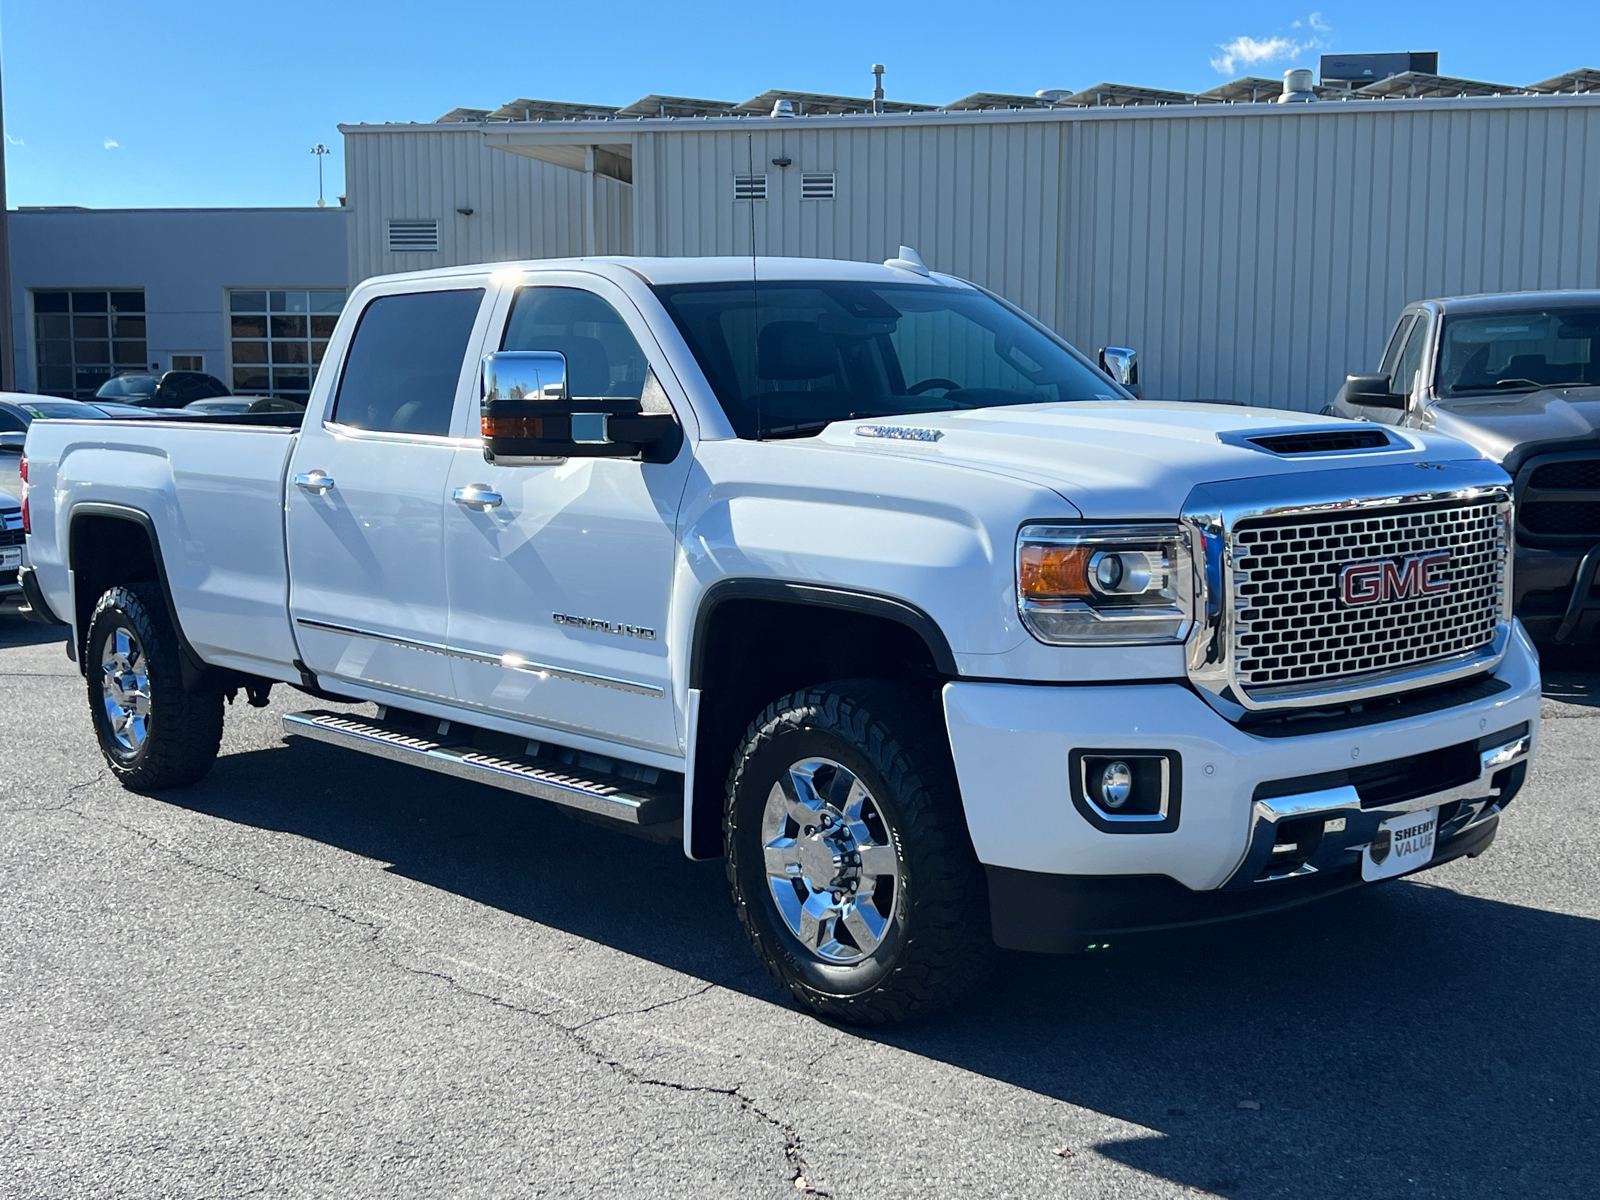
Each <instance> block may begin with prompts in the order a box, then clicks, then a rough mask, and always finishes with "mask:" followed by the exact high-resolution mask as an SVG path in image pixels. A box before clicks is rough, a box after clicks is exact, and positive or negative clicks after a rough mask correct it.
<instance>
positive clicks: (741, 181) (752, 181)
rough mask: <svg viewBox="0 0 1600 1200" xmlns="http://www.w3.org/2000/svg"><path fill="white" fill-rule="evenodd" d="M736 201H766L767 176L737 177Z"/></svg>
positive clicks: (734, 193) (734, 195) (734, 184)
mask: <svg viewBox="0 0 1600 1200" xmlns="http://www.w3.org/2000/svg"><path fill="white" fill-rule="evenodd" d="M733 198H734V199H735V200H765V199H766V198H767V177H766V176H765V175H735V176H734V177H733Z"/></svg>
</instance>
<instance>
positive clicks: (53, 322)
mask: <svg viewBox="0 0 1600 1200" xmlns="http://www.w3.org/2000/svg"><path fill="white" fill-rule="evenodd" d="M34 321H35V322H36V323H37V325H38V334H39V336H40V337H42V338H70V337H71V336H72V318H71V317H55V316H37V317H34Z"/></svg>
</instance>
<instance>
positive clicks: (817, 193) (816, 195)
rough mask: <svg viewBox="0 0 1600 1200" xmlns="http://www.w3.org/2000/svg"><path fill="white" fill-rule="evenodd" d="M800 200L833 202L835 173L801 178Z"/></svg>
mask: <svg viewBox="0 0 1600 1200" xmlns="http://www.w3.org/2000/svg"><path fill="white" fill-rule="evenodd" d="M800 199H802V200H832V199H833V172H832V171H827V172H823V173H821V174H815V175H802V176H800Z"/></svg>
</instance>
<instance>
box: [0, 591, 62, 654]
mask: <svg viewBox="0 0 1600 1200" xmlns="http://www.w3.org/2000/svg"><path fill="white" fill-rule="evenodd" d="M18 603H19V602H18V601H16V600H13V599H7V600H0V650H3V649H7V648H9V647H12V646H43V645H45V644H46V643H49V642H65V641H66V640H67V627H66V626H65V625H41V624H39V623H38V622H37V621H30V620H29V619H28V618H27V617H25V616H23V615H22V614H21V613H20V612H19V611H17V606H18Z"/></svg>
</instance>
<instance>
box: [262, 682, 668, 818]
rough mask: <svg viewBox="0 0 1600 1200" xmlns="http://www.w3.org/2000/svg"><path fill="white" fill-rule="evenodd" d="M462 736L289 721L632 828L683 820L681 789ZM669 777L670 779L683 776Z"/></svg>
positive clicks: (301, 729) (462, 729) (335, 718)
mask: <svg viewBox="0 0 1600 1200" xmlns="http://www.w3.org/2000/svg"><path fill="white" fill-rule="evenodd" d="M454 730H456V731H458V732H459V733H460V734H461V735H462V736H461V737H460V738H457V739H451V738H450V737H449V736H447V735H445V734H438V735H431V736H430V735H427V734H424V733H422V732H421V731H419V730H417V729H408V728H404V727H400V726H395V725H391V724H388V723H386V722H383V721H374V720H371V719H368V718H359V717H347V716H345V715H344V714H343V713H332V712H319V711H316V710H313V711H310V712H301V713H285V714H284V716H283V731H284V733H286V734H296V735H298V736H300V737H307V738H311V739H312V740H314V741H318V742H327V743H328V744H329V745H331V746H344V747H345V748H347V749H350V750H359V751H361V752H362V753H363V754H372V755H376V756H377V757H379V758H387V759H390V760H391V761H393V762H400V763H410V764H411V765H413V766H417V767H426V768H427V769H428V770H430V771H438V772H440V773H441V774H444V775H454V776H455V777H456V778H457V779H471V780H474V781H475V782H477V783H486V784H488V785H489V786H490V787H495V788H502V789H504V790H505V791H508V792H520V793H521V794H522V795H524V796H534V797H537V798H538V799H540V800H549V801H551V802H553V803H555V804H562V805H565V806H566V807H568V808H576V809H581V810H583V811H584V812H587V813H593V814H595V815H596V816H601V817H609V818H611V819H612V820H615V821H621V822H622V823H623V824H625V825H659V824H661V823H663V822H666V821H672V820H676V819H677V818H679V817H681V816H682V815H683V792H682V790H681V789H673V788H671V787H660V786H656V785H652V784H646V783H639V782H636V781H634V780H631V779H624V778H622V777H621V776H618V775H606V774H600V773H586V774H578V773H576V772H574V771H573V770H572V769H570V768H567V767H565V765H564V764H561V763H559V762H551V761H549V760H541V759H533V758H530V757H526V756H521V755H508V754H499V753H492V752H490V751H487V750H483V749H480V748H478V747H476V746H474V745H472V736H473V734H475V733H476V732H477V731H476V730H473V729H471V728H469V727H467V726H462V725H456V726H454ZM553 767H555V768H560V769H559V770H557V769H552V768H553ZM666 774H667V778H668V779H669V780H670V779H675V778H677V776H674V775H671V774H670V773H666Z"/></svg>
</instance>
